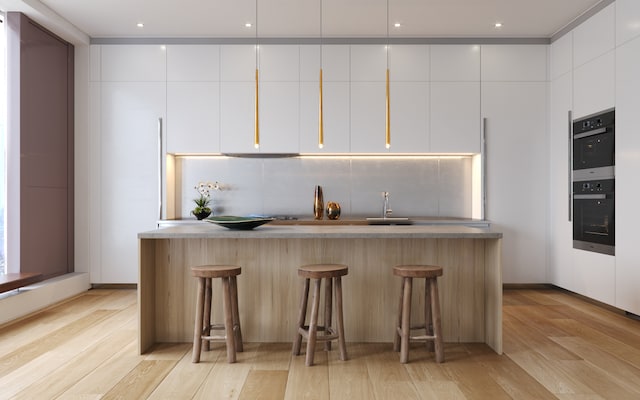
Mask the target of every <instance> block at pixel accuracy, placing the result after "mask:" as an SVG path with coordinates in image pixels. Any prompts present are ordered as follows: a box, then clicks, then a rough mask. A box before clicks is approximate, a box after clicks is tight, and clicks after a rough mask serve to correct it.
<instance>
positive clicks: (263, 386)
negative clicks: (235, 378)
mask: <svg viewBox="0 0 640 400" xmlns="http://www.w3.org/2000/svg"><path fill="white" fill-rule="evenodd" d="M288 375H289V371H286V370H284V371H277V370H252V371H249V375H248V376H247V380H246V381H245V384H244V386H242V392H240V396H239V397H238V398H239V400H274V399H283V398H284V392H285V389H286V387H287V377H288Z"/></svg>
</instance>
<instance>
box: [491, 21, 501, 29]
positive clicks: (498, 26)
mask: <svg viewBox="0 0 640 400" xmlns="http://www.w3.org/2000/svg"><path fill="white" fill-rule="evenodd" d="M493 26H494V27H495V28H496V29H500V28H502V22H496V23H495V24H494V25H493Z"/></svg>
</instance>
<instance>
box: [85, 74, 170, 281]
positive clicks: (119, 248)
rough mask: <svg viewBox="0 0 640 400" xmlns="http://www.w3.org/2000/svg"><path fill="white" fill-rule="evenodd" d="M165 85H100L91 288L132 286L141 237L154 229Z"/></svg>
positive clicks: (147, 83)
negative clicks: (95, 269) (96, 235)
mask: <svg viewBox="0 0 640 400" xmlns="http://www.w3.org/2000/svg"><path fill="white" fill-rule="evenodd" d="M165 93H166V88H165V83H158V82H103V83H102V95H101V111H102V117H101V137H100V151H101V153H100V170H101V176H100V182H101V184H100V193H101V204H102V206H101V208H100V210H98V212H97V213H96V216H97V218H98V220H99V224H100V227H101V229H100V237H101V246H100V254H101V274H100V277H99V278H97V279H94V278H96V277H93V276H92V282H94V283H136V282H137V280H138V241H137V235H138V233H139V232H142V231H146V230H151V229H154V228H155V227H156V221H157V220H158V218H159V198H158V181H159V170H158V157H159V155H158V151H157V149H158V118H164V117H165Z"/></svg>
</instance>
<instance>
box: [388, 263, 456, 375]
mask: <svg viewBox="0 0 640 400" xmlns="http://www.w3.org/2000/svg"><path fill="white" fill-rule="evenodd" d="M393 274H394V275H396V276H400V277H402V285H401V291H400V304H399V306H398V321H397V323H396V332H395V335H394V339H393V350H394V351H399V352H400V362H401V363H403V364H405V363H407V362H408V361H409V341H410V340H424V341H426V342H427V344H428V345H429V344H431V343H433V344H434V345H435V353H436V361H437V362H439V363H441V362H444V346H443V343H442V326H441V321H440V319H441V318H440V299H439V298H438V277H439V276H442V267H436V266H431V265H398V266H395V267H393ZM413 278H425V289H424V292H425V293H424V323H423V324H420V325H415V326H411V289H412V286H413ZM414 329H425V331H426V334H425V335H421V336H411V330H414Z"/></svg>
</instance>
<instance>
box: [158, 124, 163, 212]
mask: <svg viewBox="0 0 640 400" xmlns="http://www.w3.org/2000/svg"><path fill="white" fill-rule="evenodd" d="M162 150H163V149H162V117H160V118H158V219H159V220H161V219H162V192H163V190H162Z"/></svg>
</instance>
